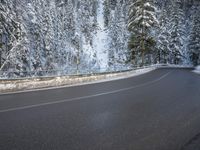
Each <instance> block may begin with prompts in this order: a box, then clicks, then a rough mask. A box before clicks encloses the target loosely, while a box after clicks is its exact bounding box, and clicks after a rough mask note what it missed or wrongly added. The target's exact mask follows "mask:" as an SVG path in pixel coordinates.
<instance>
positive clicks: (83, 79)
mask: <svg viewBox="0 0 200 150" xmlns="http://www.w3.org/2000/svg"><path fill="white" fill-rule="evenodd" d="M157 68H191V66H179V65H178V66H177V65H165V64H156V65H151V66H148V67H146V68H145V67H144V68H143V69H141V68H136V70H132V71H126V72H121V73H107V74H96V75H95V74H94V75H85V76H62V77H47V78H34V79H21V80H0V93H2V94H3V93H9V92H19V91H29V90H33V89H34V90H36V89H45V88H46V89H47V88H60V87H69V86H77V85H84V84H93V83H100V82H106V81H112V80H119V79H125V78H130V77H133V76H138V75H142V74H145V73H148V72H151V71H153V70H155V69H157ZM195 72H198V73H200V66H199V67H197V68H196V71H195Z"/></svg>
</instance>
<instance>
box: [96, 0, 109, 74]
mask: <svg viewBox="0 0 200 150" xmlns="http://www.w3.org/2000/svg"><path fill="white" fill-rule="evenodd" d="M103 12H104V8H103V0H102V1H99V8H98V10H97V23H98V30H97V34H96V37H95V38H94V43H95V45H94V47H95V49H96V51H97V58H98V59H99V65H100V68H101V70H104V69H107V68H108V51H107V48H108V46H107V45H108V33H107V31H106V28H105V25H104V16H103Z"/></svg>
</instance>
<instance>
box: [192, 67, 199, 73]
mask: <svg viewBox="0 0 200 150" xmlns="http://www.w3.org/2000/svg"><path fill="white" fill-rule="evenodd" d="M193 72H195V73H198V74H200V66H197V67H196V68H195V70H194V71H193Z"/></svg>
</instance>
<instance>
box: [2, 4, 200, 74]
mask: <svg viewBox="0 0 200 150" xmlns="http://www.w3.org/2000/svg"><path fill="white" fill-rule="evenodd" d="M153 64H175V65H194V66H197V65H199V64H200V1H199V0H0V74H1V76H4V77H7V78H9V77H15V76H20V77H27V76H45V75H60V74H64V75H65V74H66V75H67V74H76V73H85V72H104V71H115V70H123V69H127V68H134V67H136V66H147V65H153Z"/></svg>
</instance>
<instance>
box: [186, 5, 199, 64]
mask: <svg viewBox="0 0 200 150" xmlns="http://www.w3.org/2000/svg"><path fill="white" fill-rule="evenodd" d="M193 9H194V14H193V19H192V31H191V33H190V36H189V50H190V58H191V61H192V62H193V64H194V65H199V64H200V16H199V14H200V6H195V7H194V8H193Z"/></svg>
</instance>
